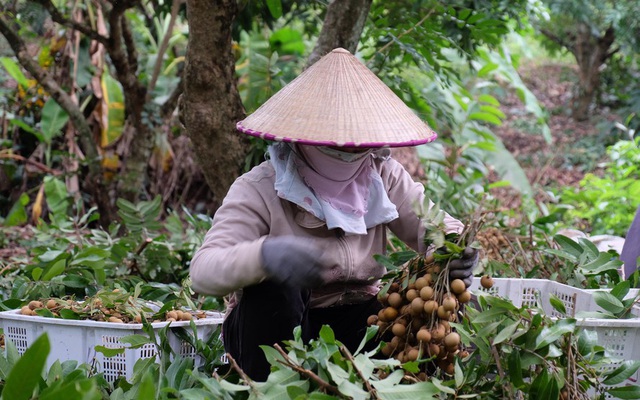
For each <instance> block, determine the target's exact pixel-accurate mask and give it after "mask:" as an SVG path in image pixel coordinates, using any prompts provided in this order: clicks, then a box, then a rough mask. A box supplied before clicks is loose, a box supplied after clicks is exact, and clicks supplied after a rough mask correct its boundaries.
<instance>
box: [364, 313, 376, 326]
mask: <svg viewBox="0 0 640 400" xmlns="http://www.w3.org/2000/svg"><path fill="white" fill-rule="evenodd" d="M376 322H378V316H377V315H369V318H367V326H371V325H375V324H376Z"/></svg>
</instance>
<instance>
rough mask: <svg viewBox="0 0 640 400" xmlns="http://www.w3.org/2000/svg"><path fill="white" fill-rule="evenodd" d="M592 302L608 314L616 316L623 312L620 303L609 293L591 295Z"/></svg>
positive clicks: (599, 292)
mask: <svg viewBox="0 0 640 400" xmlns="http://www.w3.org/2000/svg"><path fill="white" fill-rule="evenodd" d="M593 300H594V301H595V302H596V304H597V305H599V306H600V307H602V308H603V309H604V310H605V311H609V312H610V313H613V314H618V313H620V312H622V311H624V305H623V304H622V302H621V301H620V300H618V299H617V298H615V296H613V295H612V294H611V293H609V292H603V291H596V292H594V293H593Z"/></svg>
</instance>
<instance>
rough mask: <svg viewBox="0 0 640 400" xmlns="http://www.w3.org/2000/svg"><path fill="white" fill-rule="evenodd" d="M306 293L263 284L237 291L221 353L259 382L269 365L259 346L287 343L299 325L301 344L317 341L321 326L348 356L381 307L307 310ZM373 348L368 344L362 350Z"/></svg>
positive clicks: (372, 304) (367, 304) (369, 304)
mask: <svg viewBox="0 0 640 400" xmlns="http://www.w3.org/2000/svg"><path fill="white" fill-rule="evenodd" d="M309 297H310V291H309V290H306V289H294V288H291V287H288V286H283V285H279V284H276V283H274V282H270V281H265V282H262V283H260V284H258V285H254V286H250V287H246V288H244V289H243V293H242V298H241V300H240V302H239V303H238V304H237V305H236V307H235V308H234V309H233V310H231V312H230V314H229V315H228V316H227V318H226V319H225V321H224V324H223V328H222V329H223V330H222V332H223V335H224V346H225V350H226V351H227V353H229V354H231V356H232V357H233V358H234V359H235V360H236V361H237V362H238V364H239V366H240V368H242V370H243V371H244V372H245V373H246V374H247V375H248V376H249V377H250V378H251V379H253V380H256V381H265V380H266V379H267V377H268V376H269V370H270V365H269V363H268V362H267V360H266V358H265V356H264V353H263V352H262V350H261V349H260V348H259V346H260V345H267V346H273V345H274V344H275V343H279V344H281V343H282V341H283V340H288V339H293V329H294V328H295V327H296V326H298V325H300V326H301V329H302V338H303V339H304V341H305V343H306V342H308V341H309V340H311V339H315V338H317V337H318V333H319V332H320V328H321V327H322V325H329V326H331V329H333V331H334V333H335V336H336V339H337V340H339V341H340V342H342V343H343V344H344V345H345V346H346V347H347V348H348V349H349V351H351V352H354V351H355V350H356V349H357V348H358V346H359V345H360V342H361V341H362V339H363V338H364V335H365V332H366V330H367V318H368V317H369V316H370V315H372V314H377V313H378V311H379V310H380V308H381V307H382V306H381V305H380V303H379V302H378V301H377V299H376V298H375V297H373V298H372V299H371V300H370V301H367V302H365V303H361V304H353V305H343V306H335V307H329V308H313V309H312V308H309ZM375 345H376V344H375V343H369V344H368V346H367V347H368V348H373V347H374V346H375Z"/></svg>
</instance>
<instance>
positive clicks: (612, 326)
mask: <svg viewBox="0 0 640 400" xmlns="http://www.w3.org/2000/svg"><path fill="white" fill-rule="evenodd" d="M493 282H494V284H493V287H492V288H490V289H485V288H483V287H482V286H481V285H480V278H478V277H476V278H474V280H473V284H472V285H471V287H470V288H469V289H470V290H471V291H472V292H473V293H476V294H480V293H491V294H495V295H497V296H500V297H504V298H507V299H509V300H511V302H513V304H514V305H515V306H517V307H522V306H525V305H526V306H530V307H536V306H537V307H540V308H541V309H542V310H543V311H544V313H545V314H546V315H548V316H551V317H560V318H561V317H575V316H576V313H579V312H583V311H603V309H602V308H601V307H600V306H598V305H597V304H596V302H595V299H594V296H593V293H594V292H596V291H597V290H587V289H578V288H574V287H572V286H569V285H565V284H562V283H558V282H553V281H550V280H546V279H519V278H493ZM551 294H553V295H555V296H556V297H558V298H559V299H560V300H561V301H562V303H563V304H564V306H565V308H566V311H567V313H566V314H564V315H563V314H562V313H560V312H558V311H557V310H556V309H554V308H553V306H552V305H551V303H550V301H549V299H550V297H551ZM637 294H638V289H631V290H630V291H629V294H628V295H627V297H630V296H636V295H637ZM631 313H632V315H633V317H632V318H628V319H599V318H579V319H577V322H576V324H577V325H578V326H580V327H581V328H582V329H585V330H588V331H594V332H596V334H597V335H598V344H599V345H601V346H602V347H604V348H605V349H606V351H608V352H609V355H610V356H612V357H617V358H620V359H624V360H640V307H639V306H637V305H636V306H634V307H633V309H632V311H631ZM611 367H612V368H613V367H615V365H612V366H611ZM627 381H628V383H630V384H638V383H639V382H640V371H637V372H636V373H635V374H633V375H632V376H631V377H629V379H627ZM623 385H624V383H623Z"/></svg>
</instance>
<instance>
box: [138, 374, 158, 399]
mask: <svg viewBox="0 0 640 400" xmlns="http://www.w3.org/2000/svg"><path fill="white" fill-rule="evenodd" d="M155 398H157V396H156V377H155V374H154V373H153V370H152V369H149V370H148V372H147V373H146V374H144V376H143V377H142V381H141V382H140V385H138V392H137V395H136V399H137V400H148V399H155Z"/></svg>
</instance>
